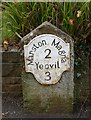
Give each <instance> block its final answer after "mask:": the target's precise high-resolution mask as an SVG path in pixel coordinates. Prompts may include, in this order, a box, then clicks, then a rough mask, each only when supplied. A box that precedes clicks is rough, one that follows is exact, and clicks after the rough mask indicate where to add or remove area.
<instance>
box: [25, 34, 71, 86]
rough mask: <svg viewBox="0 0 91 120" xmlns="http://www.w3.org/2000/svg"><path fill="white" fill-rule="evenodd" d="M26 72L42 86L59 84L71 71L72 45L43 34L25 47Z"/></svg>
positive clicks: (53, 36)
mask: <svg viewBox="0 0 91 120" xmlns="http://www.w3.org/2000/svg"><path fill="white" fill-rule="evenodd" d="M24 57H25V69H26V72H31V73H33V74H34V76H35V78H36V80H37V81H38V82H39V83H40V84H55V83H57V82H58V81H59V80H60V78H61V76H62V73H63V72H64V71H67V70H69V69H70V44H69V43H66V42H65V41H64V40H62V39H61V38H59V37H57V36H55V35H52V34H42V35H39V36H37V37H35V38H33V39H32V40H31V41H30V42H29V43H28V44H27V45H24Z"/></svg>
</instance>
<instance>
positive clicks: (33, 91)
mask: <svg viewBox="0 0 91 120" xmlns="http://www.w3.org/2000/svg"><path fill="white" fill-rule="evenodd" d="M42 34H53V35H56V36H57V37H60V38H61V39H62V40H64V41H65V42H66V43H69V44H70V69H69V70H68V71H65V72H64V73H63V74H62V76H60V80H59V81H58V82H57V83H56V84H54V85H41V84H40V83H38V82H37V81H36V79H35V78H34V76H33V75H32V74H31V73H26V71H25V70H24V71H23V74H22V82H23V96H24V106H25V108H26V110H28V111H30V112H31V113H34V114H38V113H40V114H47V115H48V114H55V115H56V114H61V115H62V114H71V113H72V112H73V96H74V95H73V91H74V82H73V78H74V50H73V40H72V38H71V37H70V36H69V35H67V34H66V33H64V32H63V31H61V30H59V29H58V28H56V27H55V26H53V25H51V24H50V23H48V22H44V23H43V24H42V25H40V26H39V27H37V28H36V29H35V30H33V31H32V32H31V33H29V34H28V35H26V36H25V37H24V38H22V40H21V46H22V47H23V46H24V44H28V43H29V41H31V40H32V39H33V38H34V37H36V36H38V35H42ZM41 56H42V55H41ZM41 72H42V71H41ZM36 74H37V73H36Z"/></svg>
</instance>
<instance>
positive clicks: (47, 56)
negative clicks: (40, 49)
mask: <svg viewBox="0 0 91 120" xmlns="http://www.w3.org/2000/svg"><path fill="white" fill-rule="evenodd" d="M46 51H48V54H47V55H46V56H45V58H51V57H50V53H51V50H50V49H45V51H44V52H46Z"/></svg>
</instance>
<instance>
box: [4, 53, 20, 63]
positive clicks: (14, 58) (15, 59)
mask: <svg viewBox="0 0 91 120" xmlns="http://www.w3.org/2000/svg"><path fill="white" fill-rule="evenodd" d="M20 58H21V56H20V53H19V52H2V62H3V63H19V62H20V61H21V59H20Z"/></svg>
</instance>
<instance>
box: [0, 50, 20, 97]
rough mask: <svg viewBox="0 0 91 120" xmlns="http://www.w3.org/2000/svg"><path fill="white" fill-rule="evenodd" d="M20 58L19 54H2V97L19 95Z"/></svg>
mask: <svg viewBox="0 0 91 120" xmlns="http://www.w3.org/2000/svg"><path fill="white" fill-rule="evenodd" d="M21 71H22V67H21V56H20V53H19V52H2V92H3V95H6V94H9V95H18V96H19V95H21V93H22V81H21Z"/></svg>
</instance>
